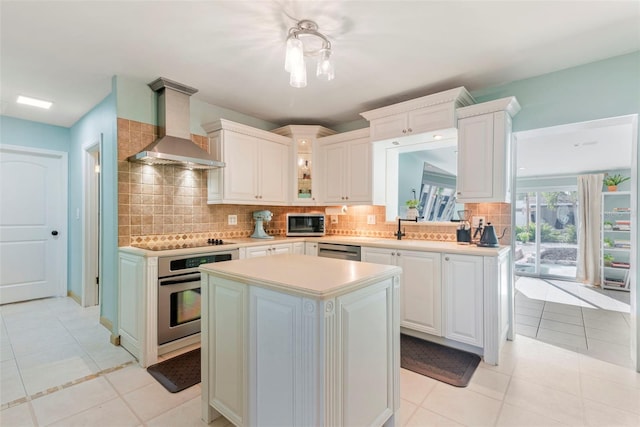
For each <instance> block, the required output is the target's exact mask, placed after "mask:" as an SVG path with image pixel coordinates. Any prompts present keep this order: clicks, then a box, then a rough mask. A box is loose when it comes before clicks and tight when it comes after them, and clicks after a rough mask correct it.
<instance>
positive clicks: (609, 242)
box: [604, 237, 615, 248]
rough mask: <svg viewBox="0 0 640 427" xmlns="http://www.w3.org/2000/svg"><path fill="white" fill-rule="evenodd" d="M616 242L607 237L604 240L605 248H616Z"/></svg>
mask: <svg viewBox="0 0 640 427" xmlns="http://www.w3.org/2000/svg"><path fill="white" fill-rule="evenodd" d="M614 244H615V243H614V241H613V239H611V238H610V237H605V238H604V247H605V248H612V247H613V246H614Z"/></svg>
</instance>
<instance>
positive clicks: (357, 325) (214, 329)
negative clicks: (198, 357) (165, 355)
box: [200, 255, 401, 426]
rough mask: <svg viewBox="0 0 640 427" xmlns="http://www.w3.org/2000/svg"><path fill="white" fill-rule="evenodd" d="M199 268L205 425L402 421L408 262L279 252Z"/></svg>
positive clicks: (203, 415)
mask: <svg viewBox="0 0 640 427" xmlns="http://www.w3.org/2000/svg"><path fill="white" fill-rule="evenodd" d="M200 269H201V272H202V276H203V277H202V412H203V413H202V418H203V420H204V421H205V422H207V423H209V422H211V421H212V420H213V419H215V418H217V417H218V416H219V415H220V414H221V415H223V416H224V417H225V418H227V419H228V420H229V421H231V422H232V423H233V424H235V425H236V426H248V425H278V426H293V425H309V426H351V425H359V426H380V425H394V424H395V419H396V414H397V411H398V409H399V405H400V397H399V386H400V383H399V370H400V341H399V340H400V312H399V302H400V301H399V287H400V282H399V278H400V274H401V269H400V268H398V267H394V266H386V265H378V264H371V263H364V262H354V261H343V260H336V259H328V258H317V257H309V256H303V255H275V256H269V257H262V258H250V259H242V260H236V261H229V262H225V263H216V264H205V265H202V266H201V267H200Z"/></svg>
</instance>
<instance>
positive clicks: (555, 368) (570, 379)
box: [513, 359, 581, 396]
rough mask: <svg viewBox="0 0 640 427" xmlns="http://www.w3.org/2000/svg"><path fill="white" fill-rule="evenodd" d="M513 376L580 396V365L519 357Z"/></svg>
mask: <svg viewBox="0 0 640 427" xmlns="http://www.w3.org/2000/svg"><path fill="white" fill-rule="evenodd" d="M513 378H518V379H522V380H526V381H531V382H533V383H536V384H539V385H542V386H546V387H549V388H553V389H555V390H559V391H562V392H566V393H571V394H573V395H575V396H580V395H581V394H580V367H579V365H578V364H577V363H576V364H575V365H573V366H569V365H566V364H557V363H553V362H546V361H545V362H543V361H539V360H534V359H521V360H520V361H519V362H518V365H517V366H516V369H515V370H514V371H513Z"/></svg>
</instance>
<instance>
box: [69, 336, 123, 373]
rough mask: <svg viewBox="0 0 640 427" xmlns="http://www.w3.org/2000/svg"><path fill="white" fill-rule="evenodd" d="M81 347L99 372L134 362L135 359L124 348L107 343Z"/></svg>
mask: <svg viewBox="0 0 640 427" xmlns="http://www.w3.org/2000/svg"><path fill="white" fill-rule="evenodd" d="M81 347H82V348H83V349H84V350H85V351H86V352H87V353H88V354H89V356H90V357H91V359H93V361H94V362H95V363H96V364H97V365H98V367H99V368H100V370H104V369H109V368H113V367H114V366H118V365H122V364H124V363H128V362H133V361H135V358H134V357H133V356H132V355H131V354H130V353H129V352H128V351H127V350H125V349H124V347H121V346H115V345H113V344H111V343H110V342H109V341H106V342H102V343H94V344H89V345H81Z"/></svg>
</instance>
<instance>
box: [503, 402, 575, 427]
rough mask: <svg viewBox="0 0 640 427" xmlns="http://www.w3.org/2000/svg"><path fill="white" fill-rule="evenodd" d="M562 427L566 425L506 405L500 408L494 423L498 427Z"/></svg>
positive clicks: (535, 413)
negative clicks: (496, 420)
mask: <svg viewBox="0 0 640 427" xmlns="http://www.w3.org/2000/svg"><path fill="white" fill-rule="evenodd" d="M564 425H566V424H562V423H560V422H558V421H555V420H552V419H550V418H547V417H545V416H544V415H541V414H539V413H537V412H532V411H528V410H526V409H523V408H520V407H517V406H513V405H510V404H508V403H505V404H504V405H503V406H502V410H501V411H500V415H499V416H498V422H497V423H496V426H498V427H514V426H517V427H555V426H564Z"/></svg>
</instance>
